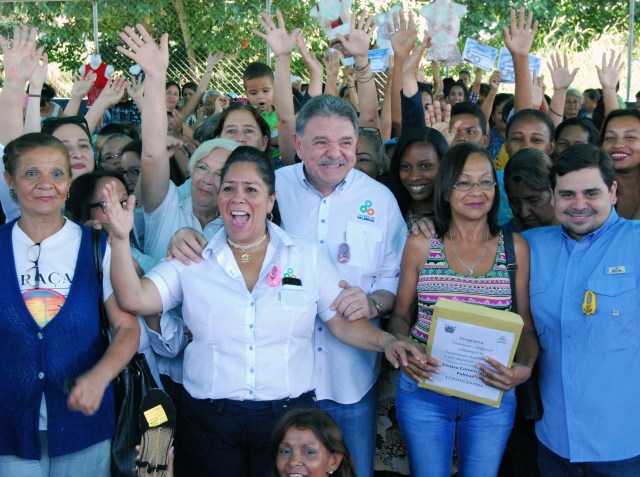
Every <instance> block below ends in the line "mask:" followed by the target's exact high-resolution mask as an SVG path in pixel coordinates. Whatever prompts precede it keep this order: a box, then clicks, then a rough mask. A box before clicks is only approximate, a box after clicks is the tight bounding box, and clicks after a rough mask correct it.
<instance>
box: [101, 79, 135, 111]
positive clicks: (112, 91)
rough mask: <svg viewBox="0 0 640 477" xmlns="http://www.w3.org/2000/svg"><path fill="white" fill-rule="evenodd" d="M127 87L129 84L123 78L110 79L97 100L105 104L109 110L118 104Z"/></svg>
mask: <svg viewBox="0 0 640 477" xmlns="http://www.w3.org/2000/svg"><path fill="white" fill-rule="evenodd" d="M128 87H129V82H128V81H127V80H126V79H125V78H124V76H117V77H115V78H110V79H109V82H108V83H107V85H106V86H105V87H104V89H103V90H102V91H101V92H100V96H98V98H99V100H100V101H101V102H104V103H105V105H106V107H107V108H109V107H111V106H113V105H114V104H118V102H119V101H120V98H122V95H123V93H124V92H125V91H126V90H127V88H128Z"/></svg>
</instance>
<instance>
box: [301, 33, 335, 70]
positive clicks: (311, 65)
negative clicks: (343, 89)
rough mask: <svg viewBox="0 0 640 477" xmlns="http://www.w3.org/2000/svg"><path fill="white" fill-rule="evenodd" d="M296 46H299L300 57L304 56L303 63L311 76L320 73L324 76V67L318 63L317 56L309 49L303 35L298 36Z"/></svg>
mask: <svg viewBox="0 0 640 477" xmlns="http://www.w3.org/2000/svg"><path fill="white" fill-rule="evenodd" d="M296 44H297V45H298V51H299V52H300V55H302V61H304V64H305V65H306V67H307V71H309V73H311V74H313V73H318V74H319V75H322V65H321V64H320V62H319V61H318V58H316V55H314V54H313V53H311V52H310V51H309V49H308V48H307V44H306V42H305V39H304V37H303V36H302V34H299V35H298V36H297V38H296ZM336 76H337V74H336Z"/></svg>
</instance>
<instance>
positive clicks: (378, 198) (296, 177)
mask: <svg viewBox="0 0 640 477" xmlns="http://www.w3.org/2000/svg"><path fill="white" fill-rule="evenodd" d="M276 177H277V179H276V195H277V198H278V206H279V208H280V213H281V216H282V227H283V228H284V229H285V230H286V231H287V232H288V233H292V234H296V235H299V236H302V237H306V238H307V239H309V240H314V241H315V242H316V243H318V244H319V245H320V246H321V247H322V248H324V249H325V250H326V251H327V253H328V254H329V258H330V260H331V262H332V263H333V264H334V265H335V266H336V268H337V269H338V272H339V274H340V278H342V279H343V280H346V281H347V282H348V283H349V285H351V286H359V287H360V288H362V289H363V290H364V292H365V293H367V294H368V293H372V292H374V291H376V290H388V291H390V292H391V293H394V294H395V293H396V290H397V288H398V277H399V276H400V260H401V258H402V250H403V248H404V243H405V240H406V239H405V234H406V230H407V228H406V225H405V222H404V219H403V218H402V214H401V213H400V208H399V207H398V203H397V201H396V199H395V197H394V196H393V194H392V193H391V191H389V189H387V188H386V187H385V186H384V185H382V184H380V183H378V182H376V181H374V180H373V179H371V178H370V177H368V176H367V175H366V174H363V173H362V172H360V171H357V170H355V169H352V170H351V171H350V172H349V173H348V174H347V176H346V177H345V179H344V180H343V181H342V182H341V183H340V184H338V186H337V187H336V189H335V190H334V191H333V192H332V193H331V194H330V195H328V196H327V197H323V196H322V195H321V194H320V193H319V192H318V191H317V190H316V189H314V187H313V186H312V185H311V184H309V182H308V181H307V180H306V178H305V176H304V168H303V164H302V163H300V164H295V165H293V166H288V167H283V168H280V169H278V170H277V171H276ZM344 242H346V243H347V244H349V252H350V258H349V261H348V262H347V263H339V262H338V248H339V246H340V244H342V243H344ZM373 323H374V324H376V325H377V324H379V323H378V321H377V320H375V321H373ZM314 350H315V359H316V362H315V364H316V385H317V387H316V395H317V397H318V399H331V400H333V401H337V402H339V403H342V404H352V403H354V402H358V401H359V400H360V399H361V398H362V397H363V396H364V395H365V394H366V393H367V391H368V390H369V389H371V387H372V386H373V385H374V384H375V382H376V379H377V376H378V371H379V361H378V359H377V358H378V354H377V353H375V352H373V351H364V350H360V349H356V348H353V347H351V346H348V345H346V344H344V343H342V342H340V341H339V340H338V339H337V338H336V337H335V336H333V334H332V333H331V332H330V331H328V330H327V328H326V327H325V326H323V325H322V323H321V322H318V323H316V333H315V344H314Z"/></svg>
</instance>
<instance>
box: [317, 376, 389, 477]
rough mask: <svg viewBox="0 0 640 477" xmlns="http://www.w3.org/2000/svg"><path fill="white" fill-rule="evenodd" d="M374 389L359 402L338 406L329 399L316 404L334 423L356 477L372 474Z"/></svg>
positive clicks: (374, 433) (374, 423) (374, 387)
mask: <svg viewBox="0 0 640 477" xmlns="http://www.w3.org/2000/svg"><path fill="white" fill-rule="evenodd" d="M376 398H377V393H376V386H373V387H372V388H371V389H370V390H369V391H367V394H365V395H364V397H363V398H362V399H360V401H358V402H356V403H353V404H340V403H337V402H335V401H331V400H330V399H322V400H319V401H318V407H319V408H320V409H322V410H323V411H325V412H326V413H327V414H329V415H330V416H331V417H332V418H333V419H334V420H335V421H336V422H337V423H338V427H339V428H340V431H341V432H342V436H343V437H344V441H345V443H346V444H347V448H348V449H349V452H350V453H351V458H352V459H353V463H354V465H355V466H356V474H357V475H358V477H371V476H372V475H373V457H374V453H375V445H376Z"/></svg>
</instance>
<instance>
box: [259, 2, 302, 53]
mask: <svg viewBox="0 0 640 477" xmlns="http://www.w3.org/2000/svg"><path fill="white" fill-rule="evenodd" d="M276 18H277V20H278V26H276V24H275V23H274V22H273V20H272V19H271V17H270V16H269V15H268V14H267V12H262V14H261V15H260V18H258V22H259V23H260V26H261V27H262V29H263V30H264V31H265V32H266V33H263V32H261V31H260V30H257V29H253V33H254V34H255V35H257V36H259V37H260V38H262V39H263V40H266V42H267V43H268V44H269V47H270V48H271V51H272V52H273V54H274V55H275V56H276V57H278V56H287V55H290V54H291V52H292V51H293V49H294V48H295V47H296V43H297V37H298V33H299V32H300V29H299V28H294V29H293V31H291V33H287V29H286V28H285V25H284V18H283V17H282V12H281V11H280V10H278V11H276Z"/></svg>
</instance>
